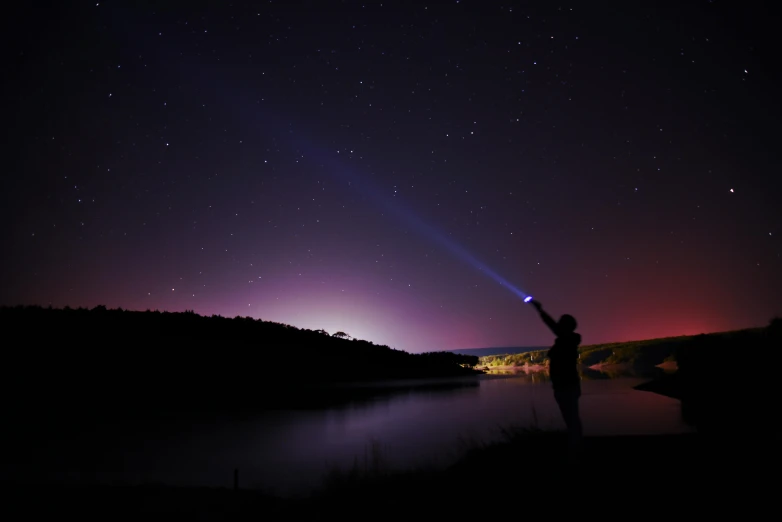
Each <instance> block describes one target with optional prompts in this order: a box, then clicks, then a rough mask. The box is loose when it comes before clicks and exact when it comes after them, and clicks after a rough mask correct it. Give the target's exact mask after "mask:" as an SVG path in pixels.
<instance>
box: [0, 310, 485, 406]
mask: <svg viewBox="0 0 782 522" xmlns="http://www.w3.org/2000/svg"><path fill="white" fill-rule="evenodd" d="M0 324H2V328H3V330H4V331H5V332H4V333H5V334H6V338H7V339H15V341H11V343H10V344H11V349H10V350H8V355H7V357H6V361H5V367H6V368H7V372H8V378H7V379H5V381H4V387H5V388H6V397H7V398H10V397H14V398H15V399H16V400H11V401H10V402H11V403H13V404H15V405H16V406H17V409H24V408H29V405H30V404H31V403H35V404H37V405H39V406H40V405H43V406H46V407H49V408H50V409H56V408H59V407H61V406H62V405H63V404H64V403H67V404H68V405H69V406H68V407H69V408H70V409H71V410H89V411H91V412H93V413H94V412H95V411H99V412H101V414H106V415H108V414H110V413H111V412H113V411H121V412H127V410H129V409H136V410H141V411H146V412H153V411H171V410H174V409H182V408H185V409H187V408H190V409H192V408H196V409H206V408H213V409H217V410H222V409H231V408H285V407H310V406H317V405H318V404H321V402H322V401H324V400H327V396H328V387H329V385H332V384H334V383H351V382H354V383H355V382H365V381H376V380H382V379H411V378H433V377H453V376H467V375H476V374H479V373H481V372H479V371H478V370H475V369H473V368H472V366H473V365H474V364H475V363H477V357H469V356H460V355H457V354H452V353H446V352H436V353H427V354H411V353H408V352H405V351H402V350H397V349H393V348H390V347H388V346H385V345H378V344H375V343H372V342H370V341H364V340H359V339H355V338H350V336H349V335H348V334H346V333H344V332H336V333H335V334H333V335H329V334H328V332H326V331H325V330H308V329H301V328H297V327H294V326H290V325H287V324H283V323H277V322H272V321H264V320H260V319H254V318H251V317H241V316H237V317H234V318H226V317H222V316H219V315H212V316H201V315H198V314H196V313H194V312H193V311H190V310H188V311H186V312H160V311H149V310H148V311H146V312H140V311H127V310H122V309H113V310H112V309H107V308H106V307H105V306H96V307H95V308H92V309H85V308H79V309H72V308H67V307H66V308H63V309H57V308H43V307H40V306H16V307H2V308H0ZM324 390H325V391H324Z"/></svg>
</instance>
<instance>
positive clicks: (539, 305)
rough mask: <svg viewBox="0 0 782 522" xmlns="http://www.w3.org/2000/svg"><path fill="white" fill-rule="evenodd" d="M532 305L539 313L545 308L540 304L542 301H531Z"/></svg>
mask: <svg viewBox="0 0 782 522" xmlns="http://www.w3.org/2000/svg"><path fill="white" fill-rule="evenodd" d="M530 304H531V305H532V306H534V307H535V308H537V309H538V311H540V310H541V309H542V308H543V305H542V304H540V301H535V300H534V299H533V300H532V301H530Z"/></svg>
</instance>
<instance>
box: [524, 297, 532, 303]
mask: <svg viewBox="0 0 782 522" xmlns="http://www.w3.org/2000/svg"><path fill="white" fill-rule="evenodd" d="M530 301H532V296H531V295H528V296H527V297H525V298H524V302H525V303H529V302H530Z"/></svg>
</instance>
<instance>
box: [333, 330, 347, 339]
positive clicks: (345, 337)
mask: <svg viewBox="0 0 782 522" xmlns="http://www.w3.org/2000/svg"><path fill="white" fill-rule="evenodd" d="M331 336H332V337H339V338H340V339H350V336H349V335H348V334H346V333H345V332H336V333H333V334H331Z"/></svg>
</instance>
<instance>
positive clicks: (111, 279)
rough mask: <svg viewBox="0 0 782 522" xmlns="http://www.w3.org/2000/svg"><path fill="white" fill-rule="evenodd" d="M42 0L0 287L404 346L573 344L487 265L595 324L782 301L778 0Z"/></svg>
mask: <svg viewBox="0 0 782 522" xmlns="http://www.w3.org/2000/svg"><path fill="white" fill-rule="evenodd" d="M26 4H32V5H17V6H13V7H11V8H10V9H11V10H10V11H7V12H6V16H4V18H6V20H5V24H7V25H8V27H6V28H5V31H4V33H5V36H6V42H5V44H4V52H6V53H7V55H8V57H7V60H6V73H5V74H4V79H5V82H4V83H5V84H6V88H5V89H4V90H5V92H6V94H5V96H4V104H5V105H6V107H5V110H4V118H3V120H4V122H5V123H4V127H5V129H4V130H5V133H6V138H5V140H4V143H5V153H4V157H5V158H6V163H5V166H4V168H3V169H2V172H3V174H2V190H1V191H0V194H1V196H0V198H1V199H0V208H1V210H0V211H1V212H2V213H3V215H2V228H0V230H2V232H1V234H2V236H0V239H1V240H2V257H1V258H0V261H1V262H2V270H0V273H1V277H2V279H1V280H0V304H3V305H17V304H39V305H43V306H47V305H49V304H51V305H52V306H54V307H63V306H66V305H68V306H71V307H78V306H84V307H89V308H92V307H94V306H96V305H98V304H104V305H106V306H108V307H110V308H115V307H122V308H125V309H132V310H146V309H152V310H154V309H158V310H168V311H184V310H186V309H192V310H195V312H197V313H199V314H205V315H211V314H220V315H223V316H227V317H233V316H236V315H241V316H251V317H255V318H261V319H264V320H271V321H277V322H282V323H287V324H292V325H295V326H298V327H301V328H311V329H318V328H323V329H325V330H327V331H329V332H330V333H333V332H336V331H338V330H341V331H344V332H347V333H348V334H350V335H352V336H355V337H358V338H362V339H366V340H370V341H373V342H375V343H378V344H387V345H389V346H391V347H394V348H397V349H402V350H406V351H410V352H420V351H430V350H446V349H458V348H475V347H486V346H520V345H547V344H550V343H551V340H552V336H551V333H550V332H548V330H547V329H546V327H545V326H544V325H543V324H542V323H541V322H540V320H539V318H538V316H537V314H536V313H535V311H534V309H533V308H532V307H531V306H529V305H525V304H523V303H522V302H521V300H520V298H519V296H518V295H517V294H516V293H514V292H513V291H510V289H509V287H507V286H503V285H502V284H500V283H499V282H498V281H497V279H496V278H493V277H491V273H493V274H496V275H497V276H499V277H501V278H504V279H505V280H506V281H507V282H508V283H509V284H511V285H513V286H515V287H517V288H518V289H520V291H521V292H522V293H524V294H526V293H529V294H532V295H534V296H535V298H536V299H538V300H540V301H541V302H542V303H543V305H544V307H545V308H546V309H548V310H549V311H550V312H551V313H552V315H555V316H559V315H560V314H562V313H571V314H573V315H574V316H575V317H576V318H577V319H578V321H579V331H580V332H581V334H582V335H583V342H584V344H590V343H597V342H607V341H621V340H629V339H642V338H650V337H659V336H668V335H680V334H694V333H701V332H712V331H721V330H730V329H736V328H743V327H752V326H763V325H765V324H767V323H768V321H769V320H770V319H771V318H772V317H773V316H774V315H776V314H782V297H780V295H781V292H780V291H781V290H782V242H780V239H781V236H782V210H780V208H781V207H782V205H780V194H781V193H782V192H781V191H782V181H780V180H781V179H782V175H781V174H780V172H782V171H781V169H780V163H781V160H780V158H781V156H780V153H779V150H780V149H779V143H780V132H779V122H780V121H782V114H780V113H781V112H782V111H780V102H779V86H780V74H779V67H778V62H779V57H778V55H777V54H775V52H774V45H773V44H774V41H773V40H774V38H775V35H776V34H777V31H778V27H777V24H776V23H775V21H774V18H773V17H772V15H771V11H770V9H771V7H769V8H767V9H762V8H756V7H753V6H752V3H751V2H727V1H725V2H722V1H714V2H709V1H699V2H682V4H683V5H681V6H677V7H675V8H674V7H666V8H658V9H652V8H647V9H645V10H632V9H633V8H631V7H619V6H621V5H623V4H622V3H619V2H613V3H612V4H615V5H611V6H610V7H599V6H598V7H595V5H594V4H595V3H590V4H591V5H590V6H589V7H587V6H586V5H585V4H584V3H581V2H577V3H573V4H571V5H567V4H563V5H561V6H558V5H557V4H555V3H551V2H537V3H527V4H524V5H522V4H518V5H517V4H515V3H509V2H493V1H490V0H485V1H478V0H449V1H442V2H431V3H429V4H427V3H426V2H393V1H388V0H386V1H383V2H377V1H370V0H367V1H363V2H361V1H359V2H353V1H340V2H337V1H333V2H327V1H322V2H295V1H282V0H280V1H277V0H275V1H265V2H241V1H233V2H218V1H214V2H179V3H171V2H164V1H161V2H144V1H136V2H112V1H109V2H99V3H96V2H94V1H93V2H82V1H69V2H51V3H50V4H51V5H48V6H47V5H46V4H47V3H46V2H27V3H26ZM537 4H539V5H537ZM598 4H599V3H598ZM9 159H10V161H9Z"/></svg>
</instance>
